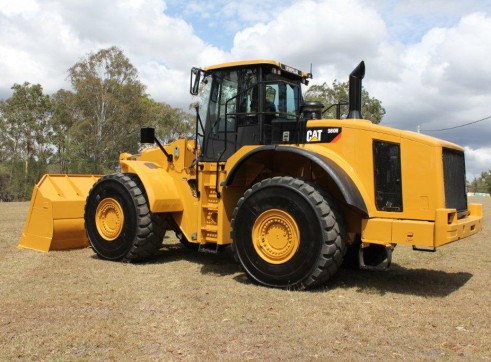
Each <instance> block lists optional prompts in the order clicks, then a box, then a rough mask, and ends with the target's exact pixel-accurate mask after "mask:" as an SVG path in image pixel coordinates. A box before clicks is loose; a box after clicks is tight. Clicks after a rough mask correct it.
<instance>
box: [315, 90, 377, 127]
mask: <svg viewBox="0 0 491 362" xmlns="http://www.w3.org/2000/svg"><path fill="white" fill-rule="evenodd" d="M348 94H349V83H348V82H338V81H337V80H335V81H334V82H333V83H332V85H331V86H329V85H328V84H327V83H324V84H321V85H313V86H311V87H310V88H309V89H308V90H307V92H306V93H305V100H307V101H320V102H322V103H323V104H324V109H327V108H329V107H330V106H332V105H335V104H337V103H339V102H341V103H348V99H349V96H348ZM361 113H362V114H363V117H364V118H365V119H368V120H370V121H372V123H380V122H381V121H382V118H383V116H384V115H385V109H384V107H382V102H381V101H379V100H378V99H376V98H373V97H370V95H369V94H368V92H367V91H366V90H365V89H363V90H362V92H361ZM347 115H348V106H347V105H344V106H342V107H341V118H346V116H347ZM324 117H325V118H336V107H335V106H334V107H332V108H330V109H329V110H328V111H326V113H324Z"/></svg>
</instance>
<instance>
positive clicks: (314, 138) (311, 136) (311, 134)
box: [307, 129, 324, 142]
mask: <svg viewBox="0 0 491 362" xmlns="http://www.w3.org/2000/svg"><path fill="white" fill-rule="evenodd" d="M322 131H324V130H323V129H309V130H308V131H307V142H320V140H321V139H322Z"/></svg>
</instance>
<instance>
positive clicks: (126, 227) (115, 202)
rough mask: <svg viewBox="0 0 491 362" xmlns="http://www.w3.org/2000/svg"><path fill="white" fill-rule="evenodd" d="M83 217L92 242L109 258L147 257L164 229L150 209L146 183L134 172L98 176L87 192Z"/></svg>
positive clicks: (128, 259) (133, 258)
mask: <svg viewBox="0 0 491 362" xmlns="http://www.w3.org/2000/svg"><path fill="white" fill-rule="evenodd" d="M84 218H85V229H86V231H87V236H88V238H89V242H90V245H91V246H92V248H93V250H94V251H95V252H96V253H97V255H98V256H99V257H100V258H102V259H107V260H119V261H125V262H140V261H145V260H147V259H149V258H150V257H151V256H152V255H153V254H154V253H155V252H156V251H157V250H158V248H159V247H160V245H161V244H162V240H163V237H164V233H165V225H164V222H163V220H162V219H161V218H160V217H159V216H158V215H154V214H152V213H151V212H150V209H149V206H148V201H147V197H146V195H145V192H144V188H143V185H142V184H141V182H140V180H139V179H138V177H137V176H136V175H133V174H120V173H119V174H113V175H107V176H104V177H102V178H101V179H99V181H97V182H96V183H95V184H94V186H93V187H92V189H91V190H90V192H89V195H88V196H87V202H86V204H85V215H84Z"/></svg>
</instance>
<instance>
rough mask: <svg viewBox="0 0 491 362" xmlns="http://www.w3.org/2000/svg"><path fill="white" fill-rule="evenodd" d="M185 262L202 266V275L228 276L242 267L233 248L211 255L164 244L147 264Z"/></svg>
mask: <svg viewBox="0 0 491 362" xmlns="http://www.w3.org/2000/svg"><path fill="white" fill-rule="evenodd" d="M183 260H184V261H189V262H191V263H196V264H200V265H201V266H202V267H201V273H202V274H216V275H220V276H226V275H232V274H236V273H239V272H241V268H240V265H239V264H237V263H236V262H235V260H234V256H233V252H232V248H231V247H224V248H223V249H222V250H221V251H220V252H219V253H218V254H211V253H202V252H198V250H195V249H189V248H187V247H185V246H184V245H182V244H180V243H176V244H164V245H163V246H162V248H161V249H160V250H159V251H158V252H157V254H156V255H155V257H154V258H153V259H152V260H149V261H148V262H147V263H148V264H160V263H169V262H173V261H183Z"/></svg>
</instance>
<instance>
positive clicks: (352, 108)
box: [346, 61, 365, 118]
mask: <svg viewBox="0 0 491 362" xmlns="http://www.w3.org/2000/svg"><path fill="white" fill-rule="evenodd" d="M364 76H365V62H364V61H361V62H360V64H358V66H357V67H356V68H355V69H354V70H353V71H352V72H351V74H350V75H349V113H348V117H346V118H363V115H362V114H361V81H362V79H363V77H364Z"/></svg>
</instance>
